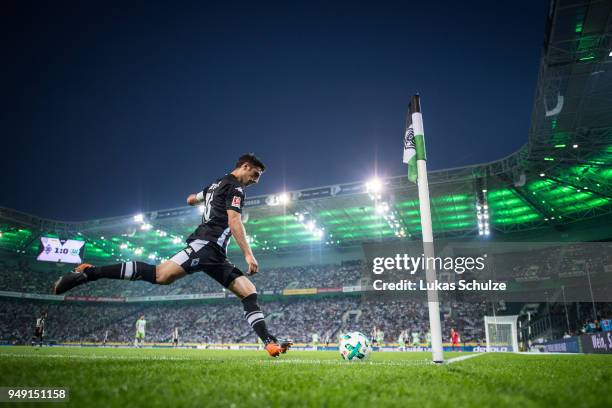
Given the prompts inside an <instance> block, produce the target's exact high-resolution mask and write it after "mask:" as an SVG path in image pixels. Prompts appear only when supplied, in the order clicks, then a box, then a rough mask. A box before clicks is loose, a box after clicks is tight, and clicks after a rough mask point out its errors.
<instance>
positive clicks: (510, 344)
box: [484, 315, 519, 352]
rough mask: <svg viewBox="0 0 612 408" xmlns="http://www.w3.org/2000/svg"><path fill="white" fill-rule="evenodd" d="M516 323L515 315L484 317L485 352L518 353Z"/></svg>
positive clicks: (516, 317)
mask: <svg viewBox="0 0 612 408" xmlns="http://www.w3.org/2000/svg"><path fill="white" fill-rule="evenodd" d="M517 322H518V316H517V315H513V316H485V318H484V323H485V335H486V339H487V351H514V352H517V351H519V346H518V330H517ZM504 348H505V350H504Z"/></svg>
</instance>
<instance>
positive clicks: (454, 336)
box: [450, 328, 461, 351]
mask: <svg viewBox="0 0 612 408" xmlns="http://www.w3.org/2000/svg"><path fill="white" fill-rule="evenodd" d="M450 340H451V350H454V349H455V347H457V351H461V347H460V346H459V332H458V331H456V330H455V329H454V328H451V331H450Z"/></svg>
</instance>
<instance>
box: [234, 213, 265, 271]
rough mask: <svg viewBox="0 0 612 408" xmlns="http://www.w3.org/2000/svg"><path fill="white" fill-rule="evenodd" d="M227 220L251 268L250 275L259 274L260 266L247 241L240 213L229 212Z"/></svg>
mask: <svg viewBox="0 0 612 408" xmlns="http://www.w3.org/2000/svg"><path fill="white" fill-rule="evenodd" d="M227 220H228V224H229V227H230V231H232V236H233V237H234V238H235V239H236V243H237V244H238V246H239V247H240V249H241V250H242V254H243V255H244V260H245V261H246V263H247V265H248V266H249V270H248V274H249V275H252V274H255V273H257V271H258V270H259V264H258V263H257V259H255V256H254V255H253V251H252V250H251V246H250V245H249V243H248V241H247V239H246V231H245V229H244V225H243V224H242V218H241V216H240V213H239V212H236V211H234V210H227Z"/></svg>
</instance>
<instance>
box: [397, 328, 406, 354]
mask: <svg viewBox="0 0 612 408" xmlns="http://www.w3.org/2000/svg"><path fill="white" fill-rule="evenodd" d="M405 336H406V331H405V330H402V331H400V333H399V336H398V337H397V343H398V347H399V351H406V343H405V342H404V337H405Z"/></svg>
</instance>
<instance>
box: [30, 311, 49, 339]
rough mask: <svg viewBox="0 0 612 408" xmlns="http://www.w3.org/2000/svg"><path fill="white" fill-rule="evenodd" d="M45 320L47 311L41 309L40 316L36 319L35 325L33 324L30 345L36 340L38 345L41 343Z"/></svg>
mask: <svg viewBox="0 0 612 408" xmlns="http://www.w3.org/2000/svg"><path fill="white" fill-rule="evenodd" d="M46 320H47V312H46V311H43V312H42V313H41V314H40V317H39V318H38V319H36V326H34V338H33V339H32V346H34V345H35V344H36V340H38V347H42V345H43V337H44V335H45V321H46Z"/></svg>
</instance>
